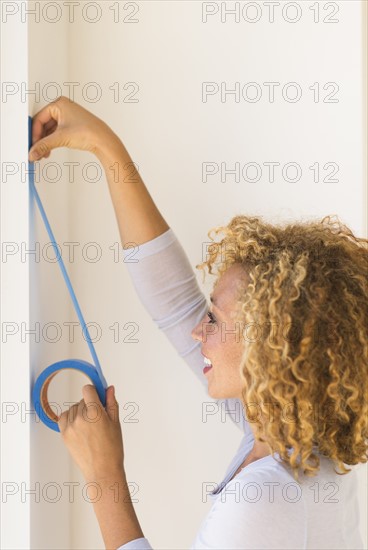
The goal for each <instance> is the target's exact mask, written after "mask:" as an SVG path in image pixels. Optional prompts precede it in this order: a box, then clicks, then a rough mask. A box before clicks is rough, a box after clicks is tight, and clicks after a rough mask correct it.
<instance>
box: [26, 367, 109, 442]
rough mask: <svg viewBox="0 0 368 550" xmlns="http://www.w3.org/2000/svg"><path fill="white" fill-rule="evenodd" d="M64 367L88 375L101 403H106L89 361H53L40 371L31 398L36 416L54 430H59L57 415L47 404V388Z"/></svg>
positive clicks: (102, 390) (97, 377) (101, 386)
mask: <svg viewBox="0 0 368 550" xmlns="http://www.w3.org/2000/svg"><path fill="white" fill-rule="evenodd" d="M66 369H74V370H77V371H79V372H82V373H83V374H85V375H86V376H88V378H89V379H90V381H91V383H92V384H93V385H94V386H95V387H96V390H97V394H98V397H99V399H100V401H101V403H102V405H103V406H104V407H105V405H106V388H105V387H104V386H103V385H102V383H101V380H100V378H99V376H98V373H97V370H96V368H95V367H94V366H93V365H91V363H88V362H87V361H83V360H81V359H66V360H64V361H58V362H57V363H53V364H52V365H50V366H49V367H47V368H46V369H45V370H44V371H42V372H41V374H40V375H39V377H38V378H37V380H36V382H35V384H34V386H33V391H32V400H33V406H34V409H35V411H36V413H37V415H38V417H39V418H40V419H41V420H42V422H43V423H44V424H45V425H46V426H47V427H48V428H51V429H52V430H54V431H55V432H60V429H59V426H58V424H57V421H58V416H57V415H56V414H55V412H54V411H53V410H52V408H51V406H50V404H49V401H48V397H47V390H48V387H49V384H50V382H51V380H52V379H53V378H54V376H56V374H57V373H58V372H60V371H62V370H66Z"/></svg>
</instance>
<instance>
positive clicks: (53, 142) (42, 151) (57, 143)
mask: <svg viewBox="0 0 368 550" xmlns="http://www.w3.org/2000/svg"><path fill="white" fill-rule="evenodd" d="M62 138H63V131H62V130H60V129H59V130H57V131H56V132H53V133H52V134H50V135H49V136H46V137H44V138H42V139H40V140H39V141H37V142H36V143H35V144H34V145H33V146H32V147H31V149H30V150H29V153H28V159H29V160H30V161H34V160H40V159H42V158H43V157H48V156H49V155H50V152H51V150H52V149H55V148H56V147H63V146H64V143H63V139H62Z"/></svg>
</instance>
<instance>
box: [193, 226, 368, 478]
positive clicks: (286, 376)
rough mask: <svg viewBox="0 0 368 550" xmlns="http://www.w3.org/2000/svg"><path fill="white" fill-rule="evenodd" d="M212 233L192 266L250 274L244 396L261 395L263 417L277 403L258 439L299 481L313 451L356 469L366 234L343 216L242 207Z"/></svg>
mask: <svg viewBox="0 0 368 550" xmlns="http://www.w3.org/2000/svg"><path fill="white" fill-rule="evenodd" d="M219 232H221V233H223V234H224V237H223V238H222V240H221V241H219V242H214V238H213V237H212V234H213V233H215V234H218V233H219ZM208 237H209V238H210V239H211V243H208V244H210V246H209V247H208V250H207V259H206V260H205V261H204V262H202V263H201V264H198V265H197V266H196V268H197V269H201V270H205V268H206V267H207V268H208V272H209V273H210V274H212V275H214V274H216V272H215V271H214V269H213V268H214V267H216V268H217V279H216V281H215V284H214V286H216V285H217V283H218V280H219V278H220V277H221V276H222V275H223V273H225V271H226V270H227V269H228V268H229V267H230V266H231V265H233V264H240V265H241V266H243V268H244V270H245V273H246V278H247V279H248V281H249V282H248V284H247V285H246V286H245V287H244V288H243V287H242V289H241V292H240V293H239V300H238V302H237V303H238V304H239V309H238V313H237V317H236V318H237V319H239V321H240V322H241V326H242V328H243V326H244V327H245V328H246V329H247V332H245V331H244V333H243V334H244V335H245V334H247V338H245V340H246V341H247V342H250V345H244V353H243V357H242V360H241V364H240V374H241V379H242V382H243V383H244V386H243V389H242V401H243V405H245V404H247V403H257V404H258V408H260V409H261V413H262V418H267V414H268V413H269V410H268V408H267V404H270V403H272V422H265V423H263V424H262V423H261V421H260V420H255V427H256V433H257V439H259V440H260V441H263V442H265V439H263V438H262V437H261V436H263V435H264V436H265V438H266V440H267V443H268V445H269V447H270V450H271V452H272V455H273V454H274V452H275V451H276V452H277V453H278V454H279V456H280V457H281V460H282V461H284V462H285V463H286V464H288V465H289V466H290V467H291V468H292V472H293V475H294V478H295V479H297V480H298V479H299V470H300V469H301V470H303V473H304V474H306V475H307V476H309V477H312V476H314V475H315V474H316V473H317V471H318V469H319V466H320V459H319V457H318V455H317V454H315V453H314V452H313V451H314V450H317V451H318V453H320V454H321V455H324V456H326V457H329V458H330V459H331V460H333V462H334V466H335V467H336V466H338V467H339V468H341V469H342V472H338V471H336V469H335V472H336V473H337V474H339V475H343V474H346V473H348V472H350V471H351V469H346V468H345V466H344V463H345V464H347V465H349V464H350V465H354V464H357V463H365V462H367V461H368V454H367V450H368V405H367V401H368V391H367V390H368V373H367V358H368V337H367V327H368V292H367V275H368V253H367V251H368V240H367V239H364V238H359V237H356V236H355V235H354V234H353V233H352V231H351V230H350V229H349V228H348V227H347V226H345V225H343V224H342V223H341V221H340V220H339V219H338V217H337V216H326V217H324V218H323V219H322V220H321V221H317V222H315V221H307V222H302V223H291V224H288V225H284V226H280V225H271V224H269V223H265V222H264V221H263V220H262V219H261V218H259V217H250V216H244V215H236V216H235V217H233V218H232V220H231V221H230V223H229V224H228V225H227V226H216V227H214V228H212V229H210V231H209V232H208ZM224 252H225V254H224ZM204 278H205V273H204V272H203V280H204ZM275 327H276V328H277V330H276V331H275V330H274V329H275ZM249 328H256V329H257V330H256V333H257V335H258V336H257V337H256V338H250V337H249ZM260 328H261V333H262V334H261V337H260V336H259V333H260V330H259V329H260ZM286 329H287V330H286ZM245 410H246V409H245ZM285 410H287V419H285V414H284V413H285ZM316 412H317V415H316ZM246 414H247V418H248V420H249V419H250V416H249V414H248V413H246ZM251 421H252V420H251ZM288 449H289V450H290V449H293V453H292V454H289V453H288ZM308 460H310V461H311V463H309V462H308Z"/></svg>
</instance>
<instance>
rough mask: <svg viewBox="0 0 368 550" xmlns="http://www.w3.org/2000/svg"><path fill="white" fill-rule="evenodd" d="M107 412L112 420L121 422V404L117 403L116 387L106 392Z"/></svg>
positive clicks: (110, 387)
mask: <svg viewBox="0 0 368 550" xmlns="http://www.w3.org/2000/svg"><path fill="white" fill-rule="evenodd" d="M106 412H107V414H108V416H109V418H110V419H111V420H113V421H115V422H118V421H119V403H118V402H117V401H116V397H115V387H114V386H109V387H108V388H107V390H106Z"/></svg>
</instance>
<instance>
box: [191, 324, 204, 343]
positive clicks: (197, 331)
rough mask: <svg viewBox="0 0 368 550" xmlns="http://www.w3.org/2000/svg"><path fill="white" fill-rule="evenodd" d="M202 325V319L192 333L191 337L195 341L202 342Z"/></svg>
mask: <svg viewBox="0 0 368 550" xmlns="http://www.w3.org/2000/svg"><path fill="white" fill-rule="evenodd" d="M202 323H203V320H202V319H201V321H200V322H199V323H198V325H196V326H195V327H194V329H193V330H192V332H191V336H192V338H193V339H194V340H202Z"/></svg>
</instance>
